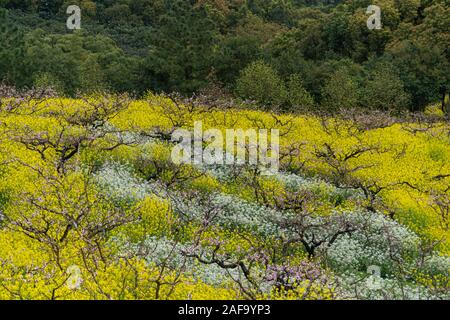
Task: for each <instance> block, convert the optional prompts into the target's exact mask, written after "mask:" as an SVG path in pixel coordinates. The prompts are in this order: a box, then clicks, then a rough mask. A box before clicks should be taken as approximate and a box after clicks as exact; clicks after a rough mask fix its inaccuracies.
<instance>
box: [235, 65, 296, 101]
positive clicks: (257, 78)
mask: <svg viewBox="0 0 450 320" xmlns="http://www.w3.org/2000/svg"><path fill="white" fill-rule="evenodd" d="M236 92H237V94H238V95H239V96H240V97H242V98H245V99H250V100H253V101H256V102H258V103H260V104H262V105H265V106H268V107H279V106H281V105H282V104H283V103H284V102H285V101H286V95H287V91H286V87H285V85H284V82H283V80H282V79H281V78H280V77H279V76H278V74H277V73H276V72H275V70H273V69H272V67H270V66H269V65H267V64H266V63H264V62H263V61H257V62H254V63H252V64H250V65H249V66H248V67H247V68H245V69H244V70H243V71H242V73H241V75H240V77H239V79H238V80H237V83H236Z"/></svg>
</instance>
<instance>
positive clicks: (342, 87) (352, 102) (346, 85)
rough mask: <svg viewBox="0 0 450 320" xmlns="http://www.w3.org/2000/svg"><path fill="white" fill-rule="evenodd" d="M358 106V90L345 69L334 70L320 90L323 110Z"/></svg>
mask: <svg viewBox="0 0 450 320" xmlns="http://www.w3.org/2000/svg"><path fill="white" fill-rule="evenodd" d="M358 105H359V88H358V85H357V83H356V81H355V79H354V78H353V77H352V76H351V74H350V73H349V72H348V70H347V69H346V68H341V69H338V70H336V71H335V72H334V73H333V75H332V76H331V77H330V79H329V80H328V81H327V82H326V83H325V85H324V87H323V89H322V106H323V108H324V109H325V110H329V111H338V110H340V109H353V108H356V107H358Z"/></svg>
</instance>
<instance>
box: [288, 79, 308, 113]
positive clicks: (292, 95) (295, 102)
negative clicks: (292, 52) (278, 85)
mask: <svg viewBox="0 0 450 320" xmlns="http://www.w3.org/2000/svg"><path fill="white" fill-rule="evenodd" d="M287 102H288V103H289V104H290V106H291V109H294V110H295V109H299V110H312V109H313V108H314V99H313V97H312V96H311V94H310V93H309V92H308V91H306V89H305V87H304V86H303V81H302V79H301V78H300V76H299V75H297V74H293V75H291V76H290V77H289V80H288V82H287Z"/></svg>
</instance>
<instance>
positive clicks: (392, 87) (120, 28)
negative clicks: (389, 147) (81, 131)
mask: <svg viewBox="0 0 450 320" xmlns="http://www.w3.org/2000/svg"><path fill="white" fill-rule="evenodd" d="M72 4H75V5H79V6H80V8H81V10H82V27H81V30H76V31H71V30H68V29H67V28H66V20H67V17H68V15H67V14H66V8H67V6H68V5H72ZM370 4H376V5H379V6H380V8H381V10H382V26H383V27H382V29H381V30H369V29H368V28H367V26H366V20H367V18H368V15H367V14H366V9H367V7H368V6H369V5H370ZM0 7H1V9H0V43H1V46H0V79H1V80H2V81H3V82H6V83H7V84H10V85H15V86H17V87H46V86H49V85H50V86H52V87H54V88H55V89H56V90H57V91H58V92H60V93H61V94H65V95H70V96H72V95H74V94H76V93H77V92H92V91H97V90H108V91H113V92H124V91H127V92H134V93H136V94H138V95H142V94H143V93H145V92H147V91H148V90H152V91H156V92H162V91H164V92H174V91H176V92H179V93H181V94H183V95H188V96H189V95H192V94H193V93H195V92H199V91H201V90H205V88H210V87H212V86H213V87H218V86H219V87H220V88H221V90H222V91H224V92H227V93H228V94H231V95H233V96H234V97H236V98H242V99H250V100H254V101H256V102H258V103H259V105H261V106H265V107H266V108H269V109H275V108H276V109H279V108H281V109H282V110H289V111H296V110H298V109H300V108H302V110H305V109H307V110H313V111H314V110H326V111H333V109H336V108H339V107H341V106H344V105H345V106H346V107H356V108H369V109H394V110H407V109H409V110H412V111H420V110H423V109H424V108H425V106H426V105H427V104H429V103H434V102H438V101H440V100H441V99H442V96H443V92H445V89H446V88H447V90H448V88H450V84H449V74H450V72H448V71H449V69H450V68H449V60H450V59H449V57H450V53H449V50H448V47H449V43H450V39H449V38H450V32H449V28H450V8H449V1H448V0H436V1H430V0H407V1H400V0H376V1H369V0H347V1H331V0H324V1H319V0H317V1H313V0H311V1H308V0H303V1H302V0H231V1H224V0H188V1H187V0H99V1H89V0H82V1H80V0H70V1H68V0H66V1H63V0H55V1H46V0H41V1H32V0H25V1H22V0H21V1H19V0H0ZM252 79H257V81H253V80H252ZM267 83H270V86H267ZM262 87H264V88H265V89H264V90H261V89H260V88H262ZM380 87H382V88H383V90H380ZM330 109H331V110H330Z"/></svg>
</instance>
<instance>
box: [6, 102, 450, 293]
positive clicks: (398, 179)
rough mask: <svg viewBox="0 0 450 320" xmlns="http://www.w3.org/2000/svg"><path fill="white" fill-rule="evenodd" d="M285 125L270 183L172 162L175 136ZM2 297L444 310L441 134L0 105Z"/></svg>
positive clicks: (448, 141)
mask: <svg viewBox="0 0 450 320" xmlns="http://www.w3.org/2000/svg"><path fill="white" fill-rule="evenodd" d="M199 120H201V121H203V124H204V126H205V127H206V128H217V129H220V130H226V129H228V128H242V129H248V128H256V129H258V128H265V129H272V128H275V129H279V130H280V139H281V140H280V142H281V168H280V172H279V173H277V174H275V175H272V176H266V175H262V174H261V171H260V169H259V168H258V167H256V166H250V165H233V166H230V165H209V166H206V165H190V164H183V165H175V164H174V163H173V162H172V161H171V150H172V148H173V142H172V141H171V133H172V132H173V131H174V130H175V129H176V128H188V129H189V128H192V126H193V123H194V121H199ZM0 127H1V129H0V263H1V269H0V298H2V299H448V298H450V296H449V274H448V273H449V269H450V257H449V252H450V237H449V235H450V233H449V230H448V227H449V225H448V222H449V220H448V219H449V217H448V212H449V173H450V161H449V160H450V147H449V146H450V135H449V129H450V126H449V124H448V123H445V122H443V121H433V122H431V121H427V122H420V121H405V120H398V119H397V120H395V119H392V118H387V117H383V116H382V115H377V116H374V115H367V116H365V117H364V116H358V115H356V114H354V115H353V116H351V117H349V116H342V117H334V118H329V117H318V116H312V115H310V116H294V115H276V114H269V113H263V112H259V111H252V110H242V109H219V108H213V107H206V106H194V105H193V104H185V103H183V102H181V101H177V100H174V99H172V98H169V97H166V96H155V95H152V94H149V95H148V96H147V97H146V98H145V99H143V100H139V101H137V100H131V99H129V98H127V97H124V96H108V95H103V96H92V97H86V98H80V99H62V98H57V97H47V96H45V97H40V98H39V97H36V96H35V95H34V96H24V97H22V98H18V97H13V96H9V97H4V98H2V99H1V101H0Z"/></svg>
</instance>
